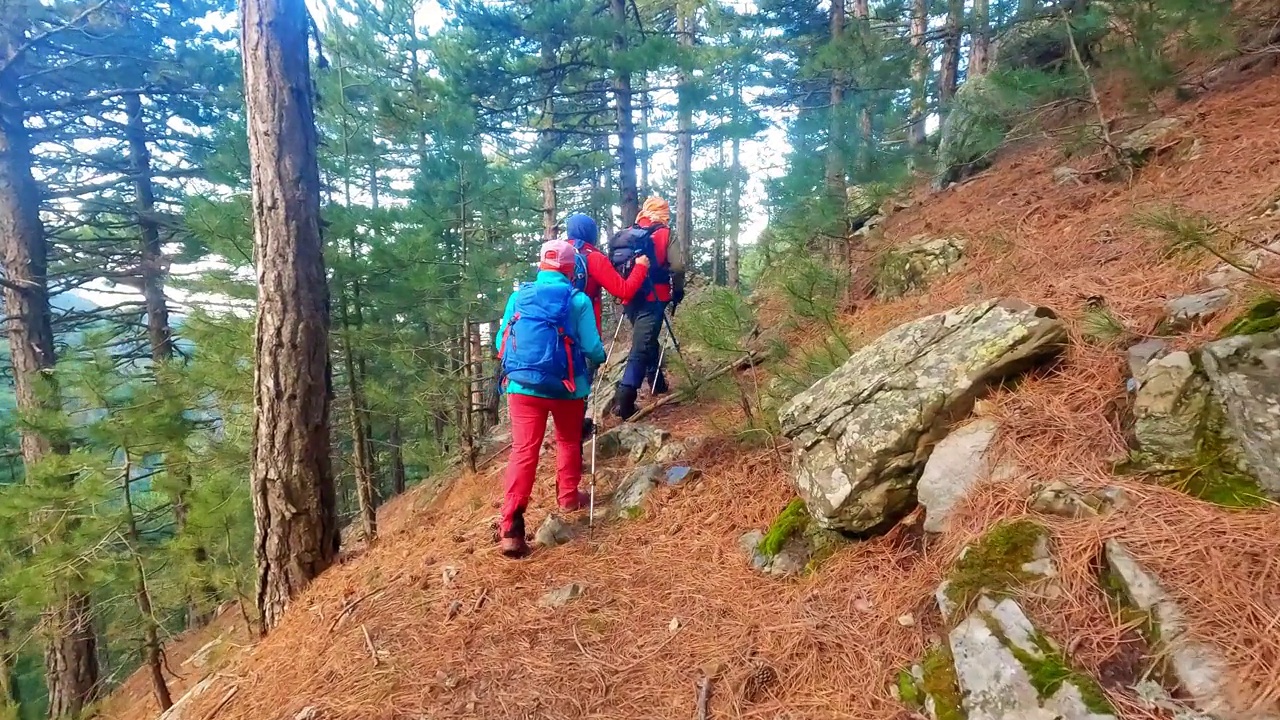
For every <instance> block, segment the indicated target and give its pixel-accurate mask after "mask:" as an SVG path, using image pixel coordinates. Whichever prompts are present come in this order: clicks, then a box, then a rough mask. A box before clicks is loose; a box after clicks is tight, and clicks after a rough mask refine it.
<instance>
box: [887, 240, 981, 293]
mask: <svg viewBox="0 0 1280 720" xmlns="http://www.w3.org/2000/svg"><path fill="white" fill-rule="evenodd" d="M964 248H965V240H964V238H961V237H955V236H948V237H940V238H930V237H926V236H923V235H921V236H917V237H915V238H912V239H911V240H910V241H909V242H908V243H907V244H905V245H903V246H901V247H897V248H894V249H892V250H890V251H888V252H886V253H885V254H884V255H883V256H881V258H880V261H879V265H878V266H877V268H876V273H875V284H876V294H877V295H878V296H880V297H881V298H885V299H891V298H896V297H900V296H902V295H906V294H907V293H909V292H911V291H913V290H920V289H922V288H924V286H925V285H926V284H927V283H928V282H929V280H930V279H932V278H934V277H937V276H939V275H943V274H945V273H947V272H949V271H950V270H951V269H952V268H953V267H955V265H956V264H957V263H959V262H960V260H961V259H962V258H963V257H964Z"/></svg>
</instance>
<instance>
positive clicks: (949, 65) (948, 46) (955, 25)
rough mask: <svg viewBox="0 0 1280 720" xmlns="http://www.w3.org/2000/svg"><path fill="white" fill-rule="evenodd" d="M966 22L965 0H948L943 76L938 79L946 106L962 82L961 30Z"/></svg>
mask: <svg viewBox="0 0 1280 720" xmlns="http://www.w3.org/2000/svg"><path fill="white" fill-rule="evenodd" d="M963 22H964V0H947V22H946V26H945V27H944V30H943V41H942V77H941V79H940V80H939V81H938V101H939V102H941V103H942V104H943V105H944V106H946V105H947V104H948V103H950V102H951V98H953V97H955V96H956V86H957V85H958V84H959V82H960V32H961V25H962V23H963Z"/></svg>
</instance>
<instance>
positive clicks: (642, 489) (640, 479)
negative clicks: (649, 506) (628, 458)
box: [613, 465, 666, 519]
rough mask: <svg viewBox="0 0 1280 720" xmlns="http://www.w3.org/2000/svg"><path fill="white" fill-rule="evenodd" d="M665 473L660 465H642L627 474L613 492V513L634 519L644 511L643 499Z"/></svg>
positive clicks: (616, 515)
mask: <svg viewBox="0 0 1280 720" xmlns="http://www.w3.org/2000/svg"><path fill="white" fill-rule="evenodd" d="M664 475H666V471H664V470H663V469H662V466H661V465H644V466H642V467H639V468H636V470H635V471H634V472H632V473H631V474H630V475H628V476H627V479H626V480H623V481H622V484H621V485H619V486H618V489H617V490H615V491H614V493H613V515H614V516H615V517H619V518H627V519H634V518H636V517H639V516H640V513H642V512H644V499H645V498H646V497H648V496H649V493H651V492H653V489H654V488H656V487H657V486H658V481H659V480H661V479H662V478H663V476H664Z"/></svg>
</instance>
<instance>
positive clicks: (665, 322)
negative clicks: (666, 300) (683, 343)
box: [649, 313, 684, 392]
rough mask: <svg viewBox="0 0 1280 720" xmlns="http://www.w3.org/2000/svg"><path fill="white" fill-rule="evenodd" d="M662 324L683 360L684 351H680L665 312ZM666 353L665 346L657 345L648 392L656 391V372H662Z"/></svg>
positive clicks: (669, 319)
mask: <svg viewBox="0 0 1280 720" xmlns="http://www.w3.org/2000/svg"><path fill="white" fill-rule="evenodd" d="M662 324H663V326H664V327H666V328H667V336H668V337H670V338H671V345H672V347H674V348H675V349H676V354H677V355H679V356H680V359H681V360H684V353H683V352H681V351H680V343H679V341H677V340H676V331H675V329H674V328H672V327H671V318H669V317H668V316H667V314H666V313H663V314H662ZM666 355H667V346H666V345H659V347H658V369H657V371H655V372H654V373H653V381H652V382H650V383H649V392H656V390H655V389H654V388H656V387H657V386H658V373H660V372H662V360H663V358H665V357H666Z"/></svg>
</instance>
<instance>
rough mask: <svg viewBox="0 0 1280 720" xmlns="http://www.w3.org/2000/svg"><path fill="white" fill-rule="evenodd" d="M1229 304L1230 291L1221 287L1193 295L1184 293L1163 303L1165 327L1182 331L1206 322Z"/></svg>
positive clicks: (1173, 330)
mask: <svg viewBox="0 0 1280 720" xmlns="http://www.w3.org/2000/svg"><path fill="white" fill-rule="evenodd" d="M1230 306H1231V291H1230V290H1226V289H1223V288H1219V289H1216V290H1209V291H1208V292H1202V293H1197V294H1195V295H1184V296H1183V297H1179V298H1174V299H1172V300H1170V301H1169V302H1167V303H1165V305H1164V310H1165V314H1166V315H1167V318H1166V320H1165V323H1164V325H1165V329H1166V330H1168V331H1169V332H1182V331H1183V330H1187V329H1189V328H1192V327H1195V326H1196V325H1199V324H1201V323H1204V322H1207V321H1208V320H1210V319H1212V318H1213V317H1214V316H1215V315H1217V314H1218V313H1220V312H1222V311H1223V310H1226V309H1227V308H1228V307H1230Z"/></svg>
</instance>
